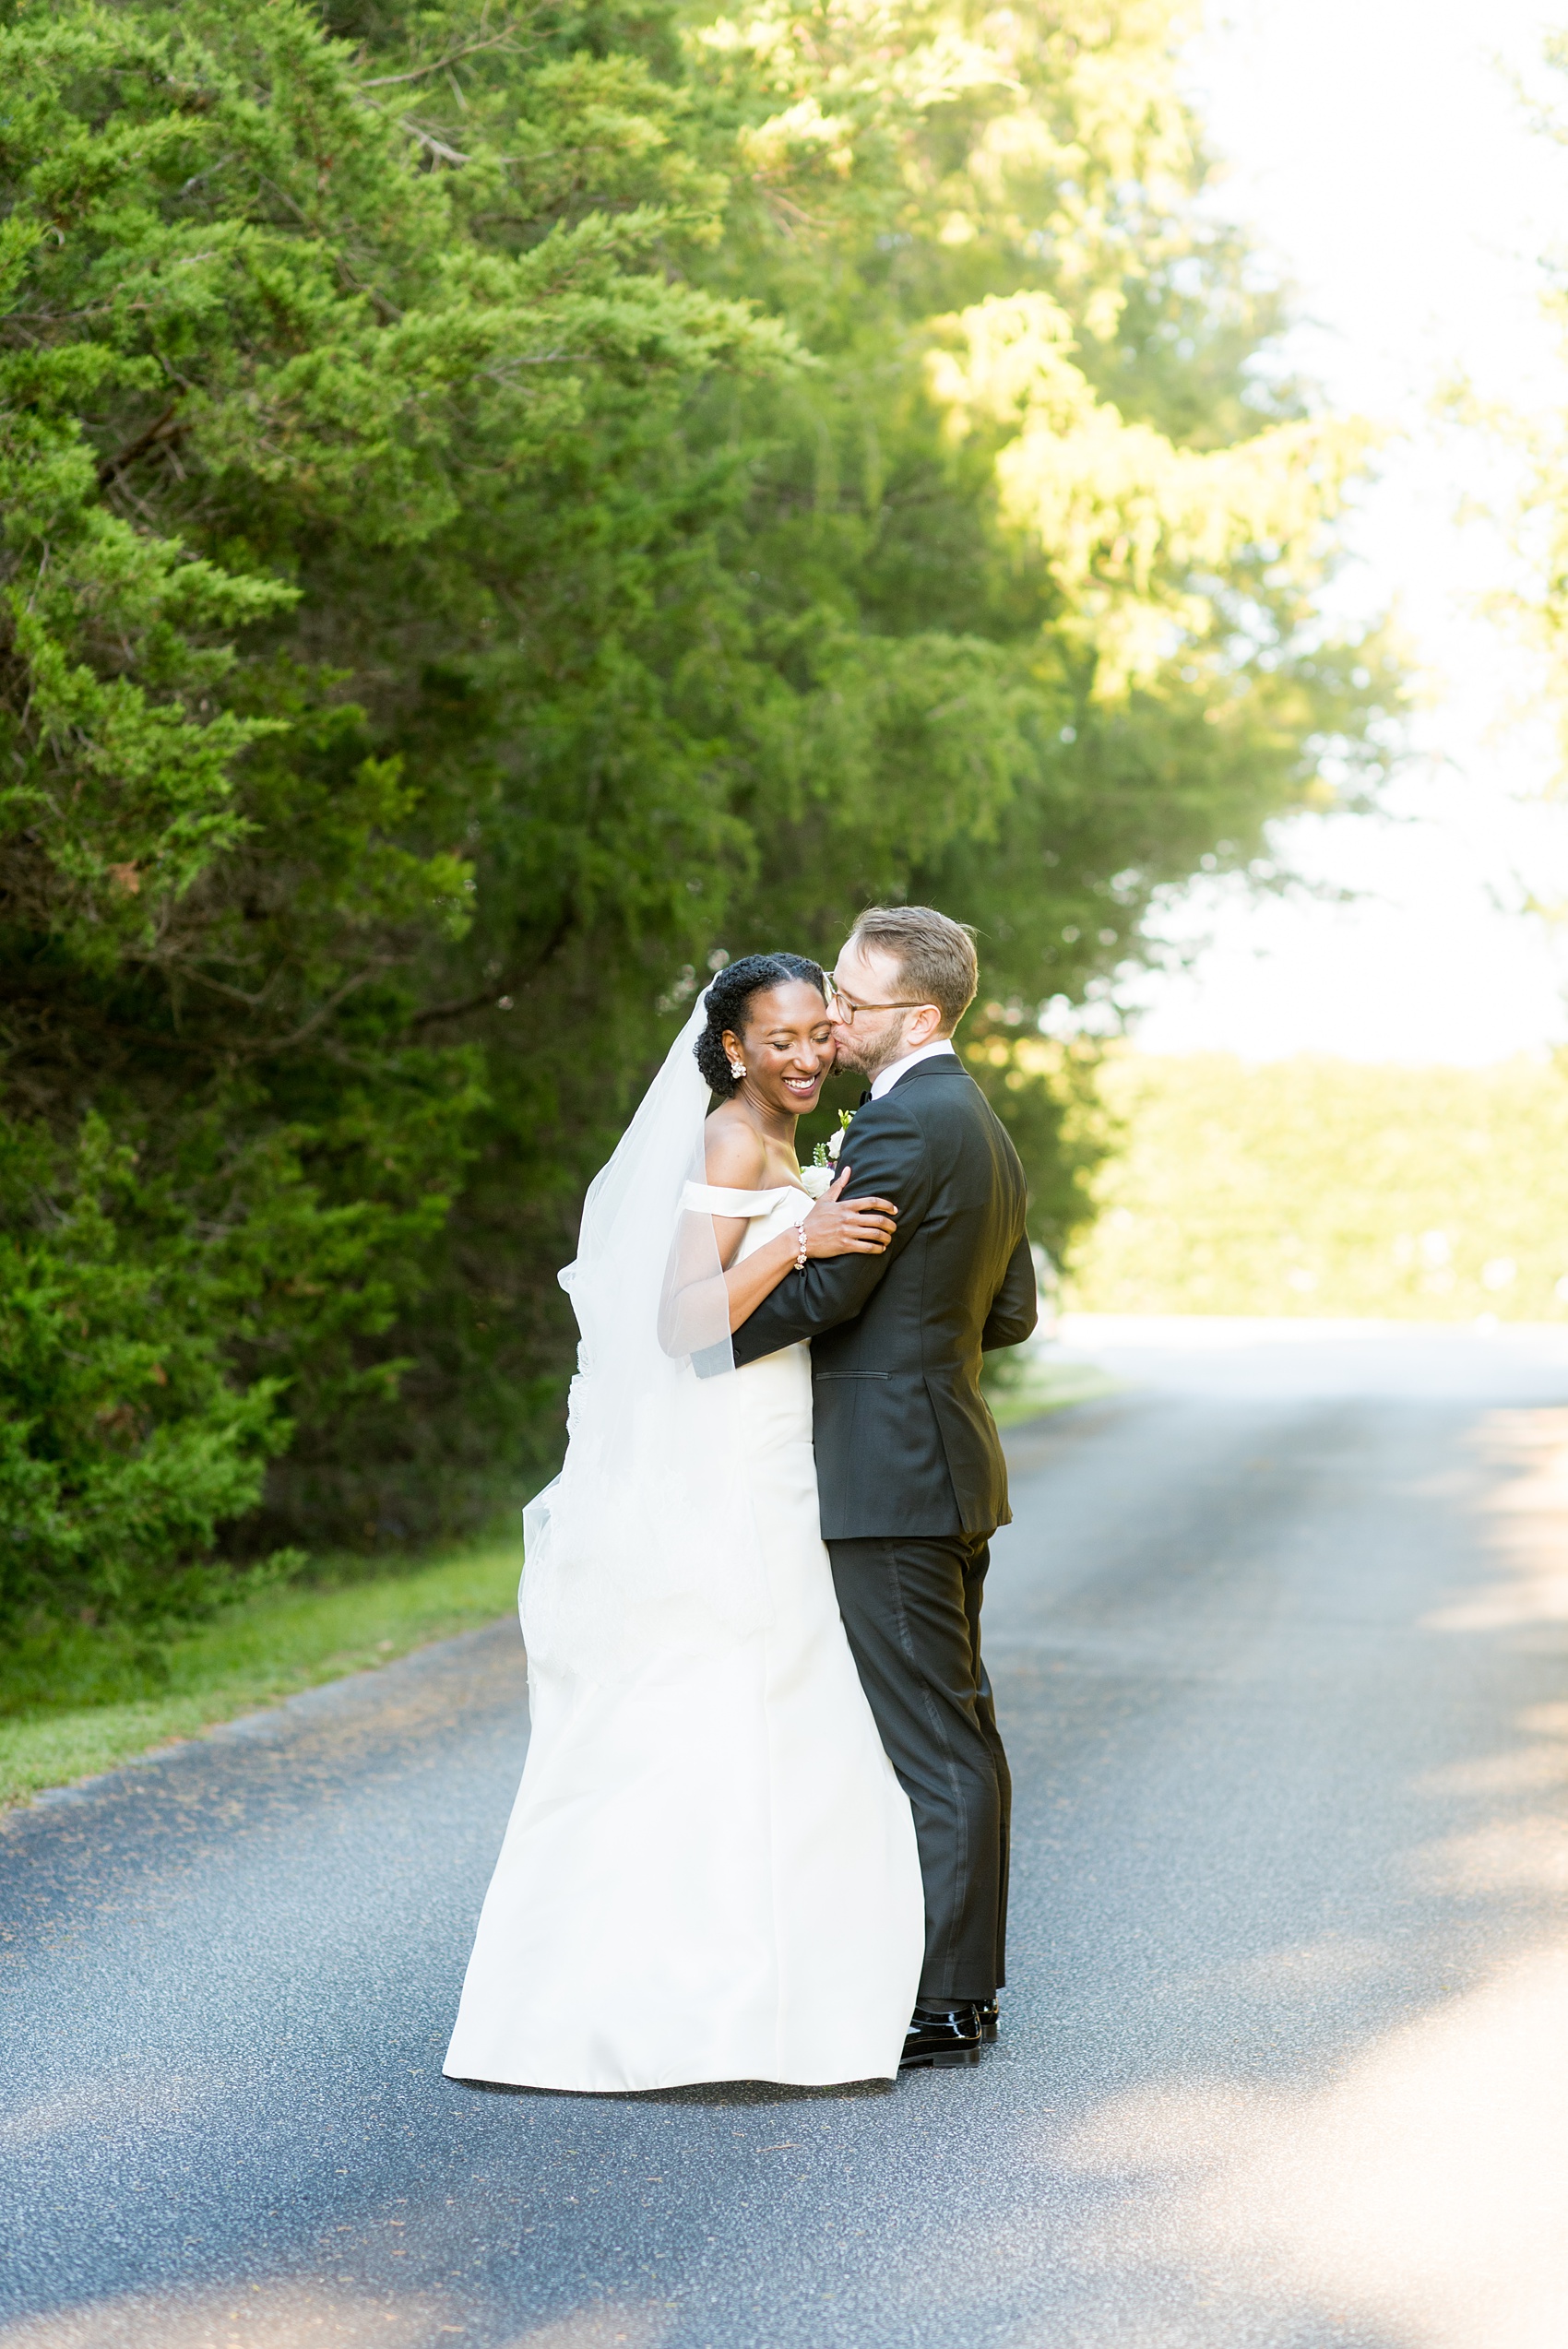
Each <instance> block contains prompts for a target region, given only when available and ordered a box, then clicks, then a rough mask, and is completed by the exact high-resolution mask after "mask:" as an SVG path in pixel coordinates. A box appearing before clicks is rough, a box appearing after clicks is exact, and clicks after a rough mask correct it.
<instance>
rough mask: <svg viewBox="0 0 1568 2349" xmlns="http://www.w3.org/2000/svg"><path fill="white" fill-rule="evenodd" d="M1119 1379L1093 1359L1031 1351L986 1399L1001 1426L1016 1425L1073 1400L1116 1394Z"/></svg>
mask: <svg viewBox="0 0 1568 2349" xmlns="http://www.w3.org/2000/svg"><path fill="white" fill-rule="evenodd" d="M1117 1384H1118V1382H1117V1381H1116V1380H1115V1379H1113V1378H1111V1377H1110V1376H1109V1375H1108V1374H1107V1372H1105V1371H1104V1370H1097V1369H1096V1367H1095V1365H1094V1364H1093V1363H1092V1362H1062V1361H1056V1360H1053V1359H1052V1358H1051V1356H1050V1355H1048V1354H1044V1353H1034V1352H1030V1353H1028V1354H1025V1355H1023V1356H1022V1358H1020V1359H1018V1360H1017V1361H1016V1363H1011V1362H1010V1363H1009V1364H1008V1366H1007V1369H1006V1370H1005V1372H1004V1374H1003V1376H1002V1377H1001V1378H999V1379H998V1380H997V1381H996V1383H995V1384H994V1385H989V1386H988V1388H987V1392H986V1401H987V1402H988V1403H989V1404H990V1406H991V1416H992V1418H993V1419H994V1420H995V1421H996V1424H997V1426H998V1427H999V1428H1004V1429H1005V1428H1016V1427H1019V1426H1021V1425H1022V1424H1023V1422H1024V1421H1025V1420H1026V1419H1039V1418H1042V1417H1043V1416H1044V1414H1045V1413H1046V1412H1047V1411H1063V1410H1065V1409H1066V1407H1067V1406H1068V1404H1070V1403H1088V1402H1090V1401H1092V1399H1093V1398H1094V1396H1095V1395H1097V1394H1115V1392H1116V1389H1117Z"/></svg>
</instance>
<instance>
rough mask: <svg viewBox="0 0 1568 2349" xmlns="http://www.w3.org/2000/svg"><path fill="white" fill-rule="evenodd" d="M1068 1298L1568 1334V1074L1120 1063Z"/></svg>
mask: <svg viewBox="0 0 1568 2349" xmlns="http://www.w3.org/2000/svg"><path fill="white" fill-rule="evenodd" d="M1094 1096H1095V1101H1096V1104H1097V1107H1098V1110H1099V1116H1100V1117H1101V1118H1102V1119H1104V1120H1105V1121H1107V1122H1108V1124H1109V1126H1110V1128H1111V1130H1112V1131H1113V1132H1114V1133H1116V1134H1117V1135H1118V1137H1119V1146H1118V1147H1117V1148H1116V1149H1115V1150H1114V1152H1113V1153H1112V1154H1111V1156H1109V1157H1107V1158H1106V1159H1105V1160H1104V1162H1103V1164H1102V1166H1101V1167H1100V1169H1099V1173H1098V1175H1097V1177H1096V1179H1095V1183H1094V1189H1095V1194H1096V1199H1097V1203H1098V1205H1099V1216H1098V1219H1097V1220H1096V1222H1095V1224H1094V1226H1093V1228H1092V1229H1091V1230H1090V1232H1089V1233H1088V1234H1087V1238H1086V1240H1085V1241H1084V1243H1083V1245H1082V1246H1081V1248H1080V1249H1079V1251H1078V1252H1077V1254H1076V1256H1075V1263H1074V1267H1073V1280H1072V1301H1073V1302H1074V1303H1075V1305H1077V1306H1079V1307H1081V1308H1083V1309H1085V1310H1087V1311H1093V1312H1103V1313H1270V1314H1277V1313H1318V1314H1324V1313H1343V1314H1375V1315H1385V1316H1394V1317H1397V1318H1409V1319H1415V1320H1420V1321H1468V1320H1473V1319H1474V1318H1476V1317H1477V1316H1479V1315H1482V1314H1493V1315H1495V1316H1496V1317H1497V1318H1498V1319H1499V1320H1518V1321H1562V1320H1563V1319H1565V1318H1568V1066H1564V1065H1563V1064H1562V1062H1560V1061H1548V1060H1533V1059H1529V1058H1526V1057H1524V1056H1521V1057H1520V1058H1518V1059H1515V1060H1512V1061H1505V1062H1499V1063H1498V1064H1497V1065H1495V1066H1493V1067H1490V1068H1397V1067H1396V1068H1380V1067H1378V1066H1376V1065H1375V1064H1373V1063H1370V1062H1369V1063H1361V1062H1350V1061H1337V1060H1330V1059H1327V1058H1318V1057H1315V1056H1306V1055H1303V1056H1301V1057H1300V1058H1298V1059H1294V1060H1285V1061H1272V1062H1264V1063H1261V1064H1248V1063H1247V1062H1241V1061H1238V1060H1235V1059H1233V1058H1232V1057H1231V1056H1230V1055H1229V1054H1228V1053H1223V1052H1214V1053H1194V1054H1190V1055H1188V1054H1171V1055H1170V1056H1169V1057H1157V1056H1155V1055H1153V1054H1147V1053H1138V1052H1134V1051H1131V1050H1125V1049H1123V1048H1121V1047H1117V1048H1114V1049H1113V1050H1111V1053H1109V1054H1108V1055H1107V1057H1106V1059H1105V1061H1104V1062H1103V1063H1102V1065H1101V1066H1100V1068H1099V1071H1098V1073H1097V1076H1096V1080H1095V1086H1094Z"/></svg>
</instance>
